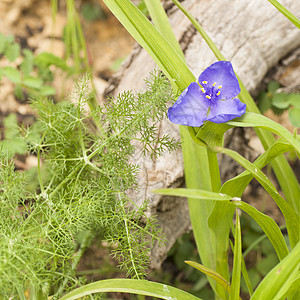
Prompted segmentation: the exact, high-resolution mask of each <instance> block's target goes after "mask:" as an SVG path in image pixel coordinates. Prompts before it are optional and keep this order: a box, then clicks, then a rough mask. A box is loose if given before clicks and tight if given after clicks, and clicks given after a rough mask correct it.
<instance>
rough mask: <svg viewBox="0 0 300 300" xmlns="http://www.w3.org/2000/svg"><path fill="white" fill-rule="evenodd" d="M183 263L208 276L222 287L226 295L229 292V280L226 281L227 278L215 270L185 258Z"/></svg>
mask: <svg viewBox="0 0 300 300" xmlns="http://www.w3.org/2000/svg"><path fill="white" fill-rule="evenodd" d="M185 263H186V264H188V265H190V266H191V267H193V268H195V269H197V270H199V271H200V272H202V273H204V274H206V275H207V276H208V277H210V278H212V279H214V280H215V281H216V282H217V283H218V284H219V285H220V286H221V287H222V288H223V289H224V292H225V294H226V295H228V294H229V293H230V290H231V287H230V284H229V282H227V280H226V279H225V278H223V277H222V276H221V275H220V274H218V273H217V272H216V271H214V270H212V269H210V268H207V267H205V266H203V265H201V264H199V263H197V262H194V261H190V260H186V261H185Z"/></svg>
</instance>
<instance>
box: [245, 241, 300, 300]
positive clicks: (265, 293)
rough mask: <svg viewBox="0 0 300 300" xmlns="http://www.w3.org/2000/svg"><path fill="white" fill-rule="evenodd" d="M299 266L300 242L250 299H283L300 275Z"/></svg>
mask: <svg viewBox="0 0 300 300" xmlns="http://www.w3.org/2000/svg"><path fill="white" fill-rule="evenodd" d="M299 267H300V243H298V244H297V245H296V246H295V248H294V249H293V250H292V251H291V252H290V253H289V255H287V256H286V257H285V258H284V259H283V260H282V261H281V262H280V263H279V264H278V265H276V266H275V267H274V268H273V269H272V270H271V271H270V272H269V273H268V275H267V276H266V277H265V278H264V279H263V281H262V282H261V283H260V285H259V286H258V287H257V289H256V290H255V292H254V294H253V295H252V297H251V298H250V299H251V300H261V299H272V300H279V299H282V297H283V295H285V294H286V292H287V291H288V290H289V289H290V287H291V286H292V284H293V282H294V280H295V279H296V278H297V276H298V275H299Z"/></svg>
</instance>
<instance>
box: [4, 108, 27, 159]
mask: <svg viewBox="0 0 300 300" xmlns="http://www.w3.org/2000/svg"><path fill="white" fill-rule="evenodd" d="M4 128H5V139H4V140H2V141H0V146H1V147H2V150H3V151H7V152H8V153H12V154H15V153H19V154H23V153H25V152H26V149H27V144H26V142H25V141H24V140H21V139H20V136H19V129H18V124H17V116H16V115H15V114H10V115H8V116H7V117H6V118H5V119H4Z"/></svg>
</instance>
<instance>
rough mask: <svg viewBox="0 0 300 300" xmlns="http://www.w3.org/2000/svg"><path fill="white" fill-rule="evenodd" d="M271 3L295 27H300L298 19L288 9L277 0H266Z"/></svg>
mask: <svg viewBox="0 0 300 300" xmlns="http://www.w3.org/2000/svg"><path fill="white" fill-rule="evenodd" d="M268 1H269V2H270V3H271V4H272V5H274V6H275V7H276V8H277V9H278V10H279V11H280V12H281V13H282V14H283V15H284V16H286V17H287V18H288V19H289V20H290V21H291V22H292V23H293V24H294V25H295V26H296V27H298V28H299V29H300V20H299V19H298V18H296V16H294V15H293V14H292V13H291V12H290V11H289V10H288V9H286V8H285V7H284V6H283V5H282V4H280V3H279V2H278V1H277V0H268Z"/></svg>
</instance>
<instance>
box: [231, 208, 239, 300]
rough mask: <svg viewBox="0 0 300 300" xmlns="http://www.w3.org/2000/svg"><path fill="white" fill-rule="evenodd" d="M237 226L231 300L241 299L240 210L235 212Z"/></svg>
mask: <svg viewBox="0 0 300 300" xmlns="http://www.w3.org/2000/svg"><path fill="white" fill-rule="evenodd" d="M235 214H236V224H235V234H234V250H233V255H234V258H233V270H232V279H231V290H230V295H229V300H235V299H239V297H240V285H241V268H242V236H241V224H240V218H239V213H238V210H237V209H236V211H235Z"/></svg>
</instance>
